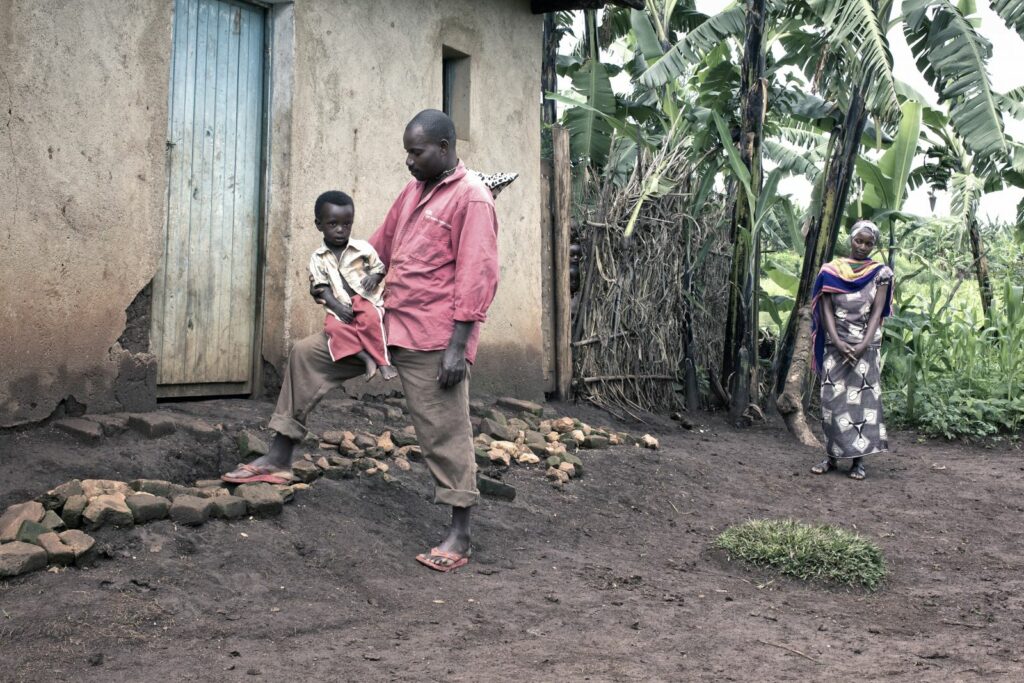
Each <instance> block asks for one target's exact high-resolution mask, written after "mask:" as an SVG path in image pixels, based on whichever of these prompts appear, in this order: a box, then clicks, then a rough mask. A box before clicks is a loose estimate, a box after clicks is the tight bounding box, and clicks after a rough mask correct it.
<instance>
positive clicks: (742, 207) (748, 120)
mask: <svg viewBox="0 0 1024 683" xmlns="http://www.w3.org/2000/svg"><path fill="white" fill-rule="evenodd" d="M746 12H747V30H746V40H745V42H744V47H743V67H742V79H741V83H740V88H741V92H742V99H741V113H742V117H743V119H742V124H741V129H740V140H739V145H740V156H741V158H742V159H743V163H744V164H745V165H746V167H747V169H748V170H749V171H750V190H751V192H752V193H753V195H754V197H753V200H754V203H755V204H756V202H757V195H758V194H759V193H760V191H761V131H762V128H763V126H764V114H765V107H766V105H767V91H768V88H767V86H766V83H765V80H764V18H765V16H764V15H765V0H746ZM723 142H724V143H725V144H729V143H728V141H723ZM737 187H738V189H737V192H736V203H735V205H734V207H733V215H732V226H731V231H730V237H731V239H732V243H733V253H732V272H731V274H730V278H729V303H728V308H727V316H726V324H725V348H724V354H723V358H722V377H723V378H725V379H726V381H727V382H728V384H729V388H730V392H729V393H730V405H729V413H730V416H731V417H732V419H733V422H735V423H742V422H743V421H744V413H745V412H746V410H747V407H748V406H749V405H750V403H751V401H752V398H753V400H756V396H752V394H756V392H757V383H758V377H757V365H758V362H757V317H758V316H757V314H758V303H759V302H758V301H757V298H756V294H757V278H758V277H759V271H760V264H759V263H758V261H759V259H760V252H761V250H760V236H759V235H758V234H757V233H756V232H755V230H754V224H755V220H756V217H755V216H754V215H752V214H751V212H750V202H749V198H748V197H747V196H746V191H745V190H744V188H743V187H742V185H739V184H737Z"/></svg>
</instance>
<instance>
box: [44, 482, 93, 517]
mask: <svg viewBox="0 0 1024 683" xmlns="http://www.w3.org/2000/svg"><path fill="white" fill-rule="evenodd" d="M82 493H83V491H82V482H80V481H78V480H77V479H72V480H71V481H66V482H64V483H63V484H61V485H60V486H58V487H56V488H53V489H50V490H49V491H47V492H46V493H44V494H43V495H41V496H39V497H38V498H36V500H37V501H38V502H40V503H42V504H43V507H44V508H46V509H47V510H59V509H60V508H62V507H64V503H66V502H67V500H68V498H69V497H70V496H80V495H82Z"/></svg>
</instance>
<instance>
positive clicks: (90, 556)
mask: <svg viewBox="0 0 1024 683" xmlns="http://www.w3.org/2000/svg"><path fill="white" fill-rule="evenodd" d="M58 536H60V540H61V543H63V544H64V545H66V546H68V547H70V548H71V550H72V551H74V553H75V566H76V567H87V566H89V565H91V564H92V563H93V561H94V560H95V558H96V555H95V553H94V550H95V548H96V541H95V539H93V537H92V536H90V535H89V534H87V533H85V532H82V531H79V530H78V529H71V530H69V531H62V532H61V533H60V534H58Z"/></svg>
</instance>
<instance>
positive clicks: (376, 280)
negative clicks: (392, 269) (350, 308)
mask: <svg viewBox="0 0 1024 683" xmlns="http://www.w3.org/2000/svg"><path fill="white" fill-rule="evenodd" d="M366 270H367V273H366V275H365V276H363V280H362V282H360V284H361V285H362V286H363V291H364V292H372V291H373V290H375V289H377V286H378V285H379V284H380V282H381V280H383V279H384V273H385V272H386V270H387V268H386V267H385V266H384V262H383V261H381V260H380V256H378V255H377V250H376V249H374V248H373V246H372V245H371V246H370V248H369V249H368V250H367V253H366Z"/></svg>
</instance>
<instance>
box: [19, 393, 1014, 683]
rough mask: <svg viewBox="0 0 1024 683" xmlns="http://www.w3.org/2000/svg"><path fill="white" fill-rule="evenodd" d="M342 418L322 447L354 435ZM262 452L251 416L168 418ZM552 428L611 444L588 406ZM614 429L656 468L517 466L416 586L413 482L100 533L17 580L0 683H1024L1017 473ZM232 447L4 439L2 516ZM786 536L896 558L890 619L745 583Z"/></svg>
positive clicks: (910, 440)
mask: <svg viewBox="0 0 1024 683" xmlns="http://www.w3.org/2000/svg"><path fill="white" fill-rule="evenodd" d="M341 405H342V404H341V403H339V401H338V400H329V401H325V402H324V404H322V405H321V407H320V408H319V409H318V410H317V411H316V413H315V414H314V416H313V417H312V419H311V426H312V427H313V428H314V429H325V428H328V427H333V428H338V427H342V428H347V427H353V426H363V425H365V421H362V419H361V418H355V417H354V416H352V415H351V414H350V413H348V412H346V411H345V410H343V409H342V408H341V407H340V406H341ZM162 409H164V410H166V409H173V410H177V411H183V412H188V413H192V414H195V415H198V416H202V417H204V418H206V419H207V420H209V421H211V422H215V423H221V424H223V425H224V427H225V430H226V431H227V432H229V433H230V432H231V431H233V430H237V429H239V428H241V427H243V426H253V425H257V424H259V423H260V422H261V421H262V420H264V419H266V417H267V416H268V415H269V413H270V411H271V406H270V405H269V404H268V403H265V402H260V401H242V400H219V401H209V402H194V403H179V404H173V405H170V406H164V407H163V408H162ZM556 409H557V410H559V411H560V412H561V413H567V414H571V415H576V416H580V417H581V419H584V420H586V421H589V422H591V423H597V424H613V425H614V424H616V423H615V422H614V420H612V419H611V418H609V417H607V416H606V415H603V414H600V413H597V412H596V411H593V410H588V409H586V408H583V407H579V406H558V407H556ZM699 421H701V422H702V423H703V424H701V425H697V426H696V427H695V428H694V429H693V430H684V429H682V428H680V427H678V426H676V425H674V424H673V423H671V422H668V421H663V422H660V423H658V424H657V425H654V426H648V427H643V426H639V427H638V426H637V425H634V424H619V425H618V426H619V427H620V428H626V429H629V430H631V431H634V432H641V433H642V432H643V431H649V432H651V433H653V434H655V435H656V436H658V437H659V438H660V440H661V444H662V448H661V450H659V451H644V450H640V449H636V448H633V447H629V448H624V447H623V448H617V449H609V450H602V451H587V452H583V453H582V454H581V455H582V457H583V460H584V462H585V464H586V476H585V477H584V478H582V479H580V480H576V481H574V482H573V483H571V484H569V485H568V486H567V487H566V489H565V490H564V491H556V490H554V489H553V488H552V487H551V486H550V485H549V484H548V483H547V482H546V481H545V480H544V477H543V471H542V470H539V469H533V468H529V469H528V468H516V467H514V468H513V469H512V470H511V471H509V473H508V474H507V475H506V477H505V479H506V481H509V482H511V483H513V484H514V485H515V486H516V487H518V491H519V495H518V497H517V498H516V500H515V501H514V502H512V503H505V502H497V501H491V500H485V501H484V502H483V504H482V505H481V506H480V507H479V508H478V510H477V512H476V513H475V515H474V532H475V556H474V558H473V561H472V562H471V563H470V564H469V565H468V566H467V567H465V568H463V569H461V570H459V571H458V572H455V573H453V574H450V575H442V574H438V573H435V572H431V571H429V570H427V569H425V568H423V567H421V566H420V565H419V564H417V563H416V562H415V561H414V559H413V558H414V556H415V555H416V553H418V552H421V551H422V550H424V549H425V548H427V547H429V546H430V545H432V544H433V543H434V542H436V541H437V540H439V539H440V538H441V536H442V533H443V529H444V525H445V523H446V510H445V509H444V508H441V507H437V506H434V505H432V504H431V502H430V492H431V486H430V480H429V476H428V474H427V472H426V470H425V468H424V467H423V466H422V465H414V469H413V471H412V472H408V473H401V472H399V473H397V474H398V481H397V482H394V483H391V484H388V483H385V482H383V481H381V480H380V478H379V477H372V478H357V479H353V480H347V481H327V480H319V481H317V482H316V483H315V484H314V485H313V487H312V489H311V490H309V491H306V492H303V493H300V494H298V495H297V496H296V500H295V502H293V503H291V504H290V505H289V506H287V507H286V508H285V512H284V514H283V515H282V516H280V517H279V518H275V519H271V520H245V521H239V522H232V523H226V522H221V521H213V522H210V523H208V524H206V525H204V526H202V527H200V528H198V529H191V528H177V527H175V525H174V524H173V523H171V522H170V521H162V522H156V523H152V524H148V525H146V526H142V527H136V528H134V529H129V530H116V529H105V530H101V531H99V532H97V534H96V536H97V539H98V541H99V542H100V543H101V544H102V546H103V551H104V552H103V554H104V557H103V559H101V560H100V561H99V563H98V564H97V566H95V567H94V568H91V569H69V570H62V571H59V572H52V571H51V572H36V573H34V574H31V575H28V576H25V577H19V578H17V579H13V580H9V581H7V582H0V653H2V657H0V659H2V663H0V680H3V681H42V680H46V681H65V680H66V681H72V680H74V681H94V680H95V681H234V680H246V681H251V680H261V679H263V680H297V681H343V680H347V681H376V680H396V681H406V680H409V681H412V680H445V681H491V680H502V679H515V680H538V681H554V680H558V681H578V680H592V681H627V680H629V681H632V680H664V681H679V680H715V681H718V680H744V681H746V680H800V681H805V680H876V679H887V680H927V681H932V680H934V681H940V680H941V681H950V680H964V681H971V680H983V679H984V680H987V681H992V680H1007V681H1011V680H1022V679H1024V663H1022V661H1021V657H1022V652H1021V650H1022V647H1021V646H1022V643H1024V572H1022V565H1024V556H1022V555H1024V542H1022V541H1024V539H1022V533H1024V526H1022V524H1021V520H1022V514H1021V513H1022V512H1024V459H1022V457H1021V452H1020V450H1018V448H1017V447H1016V446H1013V445H1003V446H1001V447H996V448H989V449H983V448H979V447H974V446H968V445H963V444H957V443H952V444H950V443H941V442H931V441H919V440H918V438H917V437H916V436H915V435H913V434H907V433H897V434H893V435H892V442H893V443H894V444H895V447H894V451H893V452H892V453H890V454H887V455H882V456H875V457H874V458H873V459H871V460H869V461H868V475H869V478H868V479H867V480H866V481H864V482H854V481H852V480H850V479H848V478H846V477H845V476H843V475H842V474H837V473H832V474H829V475H825V476H813V475H811V474H810V473H809V472H808V468H809V467H810V465H811V464H813V463H814V462H815V461H816V459H817V456H816V454H813V453H807V452H804V451H801V450H800V449H799V447H798V446H796V445H795V444H794V442H793V441H791V439H790V438H789V437H788V436H787V434H786V433H785V431H784V430H783V429H782V428H780V427H779V426H777V425H774V426H773V425H769V426H763V427H756V428H750V429H745V430H737V429H734V428H732V427H730V426H728V425H726V424H725V423H724V422H722V421H720V420H719V419H718V418H716V417H714V416H711V415H703V416H700V417H699ZM235 462H236V457H235V454H234V452H233V448H232V444H231V441H230V439H229V438H228V437H224V438H223V439H222V440H221V441H220V442H219V443H198V442H195V441H192V440H191V439H190V438H189V437H187V436H185V435H183V434H174V435H171V436H168V437H164V438H162V439H156V440H149V441H147V440H142V439H140V438H139V437H138V436H135V435H132V434H131V433H127V434H123V435H120V436H116V437H109V438H107V439H106V440H105V441H104V442H103V443H102V444H101V445H98V446H83V445H80V444H78V443H76V442H75V441H74V440H72V439H71V438H70V437H68V436H66V435H63V434H61V433H59V432H57V431H56V430H54V429H53V428H52V427H40V428H36V429H30V430H21V431H8V432H5V433H0V506H6V505H9V504H11V503H15V502H20V501H22V500H25V499H27V498H30V497H34V496H35V495H38V494H39V493H42V492H43V491H45V490H47V489H48V488H50V487H52V486H54V485H56V484H59V483H61V482H63V481H65V480H67V479H69V478H72V477H80V478H84V477H103V478H119V479H126V480H127V479H132V478H135V477H149V478H170V479H172V480H174V481H179V482H181V483H188V482H190V481H191V480H193V479H196V478H199V477H207V476H211V475H215V474H217V473H218V472H220V471H221V470H222V469H223V468H225V467H228V466H230V465H233V464H234V463H235ZM764 517H792V518H796V519H799V520H802V521H807V522H827V523H835V524H840V525H843V526H845V527H847V528H851V529H855V530H856V531H858V532H859V533H861V534H863V535H864V536H866V537H867V538H869V539H872V540H874V541H875V542H877V543H878V544H879V545H880V546H881V547H882V549H883V550H884V552H885V555H886V557H887V559H888V561H889V567H890V570H891V579H890V580H889V581H888V582H887V584H886V585H885V586H884V587H883V588H882V589H881V590H879V591H878V592H876V593H867V592H864V591H860V590H849V589H842V588H835V587H829V586H821V585H813V584H804V583H800V582H796V581H790V580H787V579H784V578H779V577H776V576H774V575H773V574H772V573H771V572H770V571H768V570H750V569H747V568H744V567H741V566H737V565H735V564H733V563H730V562H729V561H728V560H727V558H725V557H723V556H722V555H721V553H719V552H717V551H714V550H712V548H711V545H712V542H713V539H714V538H715V536H716V534H717V533H718V532H720V531H721V530H722V529H723V528H724V527H726V526H728V525H730V524H733V523H737V522H742V521H744V520H746V519H749V518H764Z"/></svg>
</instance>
